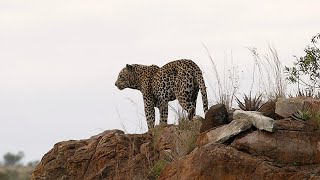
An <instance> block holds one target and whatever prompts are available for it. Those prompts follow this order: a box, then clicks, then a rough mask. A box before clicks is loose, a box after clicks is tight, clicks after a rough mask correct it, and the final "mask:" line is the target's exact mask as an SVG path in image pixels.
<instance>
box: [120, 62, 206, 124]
mask: <svg viewBox="0 0 320 180" xmlns="http://www.w3.org/2000/svg"><path fill="white" fill-rule="evenodd" d="M115 85H116V86H117V87H118V88H119V89H120V90H122V89H125V88H131V89H137V90H139V91H141V93H142V95H143V101H144V108H145V115H146V118H147V122H148V127H149V129H150V128H153V126H154V123H155V110H154V107H158V108H159V112H160V122H161V123H167V119H168V102H169V101H173V100H175V99H178V101H179V103H180V105H181V106H182V108H183V109H184V110H186V111H187V112H188V119H189V120H191V119H192V118H193V116H194V115H195V109H196V100H197V96H198V92H199V89H200V91H201V94H202V102H203V109H204V111H205V113H206V112H207V110H208V99H207V92H206V86H205V83H204V80H203V76H202V72H201V70H200V68H199V67H198V66H197V65H196V64H195V63H194V62H193V61H191V60H187V59H181V60H176V61H172V62H170V63H168V64H166V65H164V66H163V67H161V68H159V67H158V66H156V65H151V66H145V65H140V64H132V65H128V64H127V65H126V67H124V68H123V69H122V70H121V71H120V73H119V76H118V79H117V81H116V83H115Z"/></svg>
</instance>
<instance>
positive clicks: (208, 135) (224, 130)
mask: <svg viewBox="0 0 320 180" xmlns="http://www.w3.org/2000/svg"><path fill="white" fill-rule="evenodd" d="M251 126H252V123H251V121H250V120H248V119H236V120H233V121H231V123H230V124H227V125H224V126H221V127H217V128H216V129H213V130H211V131H209V132H204V133H202V134H200V135H199V137H198V139H197V146H198V147H201V146H203V145H206V144H208V143H224V142H225V141H227V140H228V139H230V138H231V137H233V136H235V135H237V134H239V133H240V132H242V131H245V130H247V129H249V128H250V127H251Z"/></svg>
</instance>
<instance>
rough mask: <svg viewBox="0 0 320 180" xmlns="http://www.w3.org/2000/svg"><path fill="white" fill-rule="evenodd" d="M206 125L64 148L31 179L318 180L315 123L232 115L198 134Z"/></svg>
mask: <svg viewBox="0 0 320 180" xmlns="http://www.w3.org/2000/svg"><path fill="white" fill-rule="evenodd" d="M311 105H312V106H313V107H316V105H317V103H311ZM283 107H285V105H283ZM201 122H204V120H203V119H202V118H200V117H195V118H194V120H193V121H191V122H189V121H181V122H180V124H179V125H165V126H164V125H160V126H157V127H155V128H154V129H152V130H151V131H149V132H147V133H145V134H125V133H124V132H123V131H120V130H108V131H105V132H103V133H101V134H98V135H96V136H93V137H91V138H89V139H84V140H70V141H64V142H59V143H57V144H55V145H54V147H53V148H52V149H51V150H50V151H49V152H48V153H46V154H45V155H44V156H43V158H42V160H41V162H40V163H39V164H38V166H37V167H36V169H35V170H34V172H33V174H32V178H31V179H32V180H41V179H43V180H51V179H63V180H66V179H70V180H71V179H81V180H82V179H84V180H95V179H279V180H280V179H281V180H282V179H320V133H319V132H320V130H319V124H317V123H316V122H315V121H311V120H310V121H301V120H293V119H291V118H287V119H281V120H276V121H275V120H273V119H271V118H269V117H265V116H263V113H257V112H244V111H235V112H234V113H233V121H232V122H231V123H229V124H225V125H223V124H222V125H219V126H218V127H214V128H212V129H210V130H206V131H205V132H203V133H201V134H200V133H199V131H200V126H201Z"/></svg>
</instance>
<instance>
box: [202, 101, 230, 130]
mask: <svg viewBox="0 0 320 180" xmlns="http://www.w3.org/2000/svg"><path fill="white" fill-rule="evenodd" d="M223 124H228V112H227V109H226V107H225V105H224V104H216V105H214V106H211V107H210V109H209V110H208V112H207V113H206V115H205V119H204V121H203V122H202V125H201V128H200V133H201V132H205V131H207V130H209V129H212V128H213V127H217V126H220V125H223Z"/></svg>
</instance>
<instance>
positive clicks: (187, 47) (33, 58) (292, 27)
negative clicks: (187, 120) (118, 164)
mask: <svg viewBox="0 0 320 180" xmlns="http://www.w3.org/2000/svg"><path fill="white" fill-rule="evenodd" d="M319 7H320V1H318V0H304V1H302V0H290V1H289V0H280V1H279V0H269V1H257V0H242V1H239V0H229V1H222V0H198V1H191V0H161V1H152V0H126V1H125V0H90V1H89V0H86V1H85V0H52V1H48V0H37V1H36V0H29V1H25V0H0V121H1V126H0V128H1V129H0V156H2V155H3V154H4V153H5V152H14V153H16V152H18V151H24V152H25V154H26V158H25V161H31V160H37V159H40V158H41V157H42V155H43V154H44V153H46V152H47V151H49V150H50V149H51V148H52V147H53V145H54V144H55V143H57V142H59V141H63V140H70V139H83V138H89V137H90V136H93V135H96V134H98V133H100V132H102V131H104V130H107V129H114V128H117V129H124V128H125V129H126V131H127V132H130V133H135V132H136V133H137V132H143V131H145V130H146V129H145V128H146V122H145V119H144V115H143V113H144V111H143V104H142V96H141V94H140V93H139V92H137V91H134V90H124V91H119V90H118V89H117V88H116V87H115V86H114V82H115V80H116V78H117V75H118V72H119V71H120V70H121V69H122V68H123V67H124V66H125V64H134V63H137V64H147V65H150V64H157V65H159V66H162V65H164V64H165V63H167V62H169V61H172V60H175V59H180V58H189V59H193V60H194V61H195V62H196V63H197V64H198V65H199V66H200V67H201V68H203V70H204V71H205V78H206V80H208V78H209V77H207V76H206V68H207V67H209V66H210V60H209V58H208V57H207V53H206V51H205V49H204V47H203V45H202V43H204V44H205V45H206V46H207V47H208V49H209V51H210V53H211V55H212V56H213V59H214V61H215V63H216V64H217V66H218V68H223V67H225V64H226V63H225V60H228V59H229V60H230V59H231V57H232V58H233V63H234V64H232V66H239V71H240V72H241V71H248V70H250V68H251V67H252V64H253V63H252V56H251V54H250V52H249V50H248V49H247V47H257V48H258V49H259V50H261V52H264V51H265V50H266V49H267V47H268V44H271V45H272V46H274V47H275V48H276V50H277V51H278V53H279V56H280V59H281V60H282V62H283V64H292V62H293V60H294V58H293V55H301V53H302V52H303V51H302V50H303V48H304V47H305V46H306V45H308V43H309V41H310V38H311V37H312V36H313V35H315V34H316V33H319V30H320V23H319V19H320V13H319ZM231 52H232V55H231ZM207 74H209V73H207ZM243 79H246V77H243V76H241V75H240V82H241V83H242V84H241V86H246V83H245V81H243ZM208 93H209V97H213V96H212V92H208ZM241 93H243V92H241ZM198 107H200V108H202V107H201V106H199V105H198ZM171 115H172V114H171ZM169 121H170V122H172V120H169Z"/></svg>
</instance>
